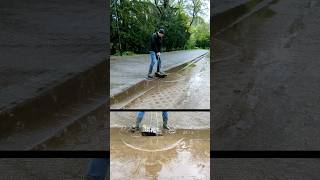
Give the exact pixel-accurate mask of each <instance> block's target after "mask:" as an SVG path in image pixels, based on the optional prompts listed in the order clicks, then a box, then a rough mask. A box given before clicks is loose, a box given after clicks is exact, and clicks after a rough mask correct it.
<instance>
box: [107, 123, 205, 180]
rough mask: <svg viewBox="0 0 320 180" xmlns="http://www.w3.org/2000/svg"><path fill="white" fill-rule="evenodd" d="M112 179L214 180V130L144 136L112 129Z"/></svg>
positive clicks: (182, 131)
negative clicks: (212, 173) (211, 134)
mask: <svg viewBox="0 0 320 180" xmlns="http://www.w3.org/2000/svg"><path fill="white" fill-rule="evenodd" d="M110 136H111V141H110V157H111V159H110V165H111V166H110V178H111V179H210V131H209V129H202V130H182V129H179V130H177V131H176V133H175V134H170V135H165V136H153V137H144V136H137V135H135V134H132V133H129V132H127V131H124V130H123V129H121V128H111V130H110Z"/></svg>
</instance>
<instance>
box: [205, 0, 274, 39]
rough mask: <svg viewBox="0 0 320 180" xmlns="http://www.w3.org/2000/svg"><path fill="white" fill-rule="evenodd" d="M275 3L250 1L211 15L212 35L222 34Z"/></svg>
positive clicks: (257, 0) (268, 0)
mask: <svg viewBox="0 0 320 180" xmlns="http://www.w3.org/2000/svg"><path fill="white" fill-rule="evenodd" d="M275 1H277V0H250V1H248V2H247V3H244V4H241V5H238V6H236V7H233V8H231V9H228V10H226V11H224V12H221V13H217V14H213V16H212V17H211V19H213V21H212V22H213V23H212V25H211V31H212V34H213V35H215V36H216V35H218V34H220V33H222V32H223V31H225V30H226V29H228V28H230V27H232V26H233V25H235V24H237V23H238V22H240V21H241V20H243V19H244V18H246V17H248V16H250V15H251V14H253V13H255V12H257V11H259V10H260V9H262V8H264V7H266V6H267V5H269V4H271V3H273V2H275Z"/></svg>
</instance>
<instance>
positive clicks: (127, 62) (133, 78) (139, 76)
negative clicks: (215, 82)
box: [110, 49, 208, 97]
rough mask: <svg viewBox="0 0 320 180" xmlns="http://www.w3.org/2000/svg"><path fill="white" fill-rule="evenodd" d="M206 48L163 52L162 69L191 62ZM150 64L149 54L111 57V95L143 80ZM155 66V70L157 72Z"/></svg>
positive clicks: (203, 52)
mask: <svg viewBox="0 0 320 180" xmlns="http://www.w3.org/2000/svg"><path fill="white" fill-rule="evenodd" d="M206 53H208V50H206V49H195V50H181V51H171V52H163V53H162V54H161V70H162V71H167V70H169V69H171V68H174V67H177V66H179V65H182V64H184V63H187V62H190V61H192V60H194V59H196V58H198V57H200V56H202V55H204V54H206ZM149 65H150V55H149V54H139V55H134V56H111V57H110V97H113V96H115V95H117V94H119V93H122V92H124V91H126V90H127V89H128V88H130V87H132V86H134V85H136V84H137V83H139V82H141V81H143V80H144V79H145V78H146V77H147V74H148V69H149ZM155 70H156V66H154V69H153V72H155Z"/></svg>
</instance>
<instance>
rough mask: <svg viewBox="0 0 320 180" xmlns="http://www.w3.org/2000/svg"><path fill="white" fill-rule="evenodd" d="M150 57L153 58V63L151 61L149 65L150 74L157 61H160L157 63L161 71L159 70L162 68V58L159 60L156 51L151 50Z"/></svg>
mask: <svg viewBox="0 0 320 180" xmlns="http://www.w3.org/2000/svg"><path fill="white" fill-rule="evenodd" d="M150 58H151V63H150V66H149V74H151V73H152V70H153V66H154V64H155V63H156V62H157V61H158V64H157V72H159V71H160V68H161V60H160V58H159V59H158V60H157V55H156V52H154V51H150Z"/></svg>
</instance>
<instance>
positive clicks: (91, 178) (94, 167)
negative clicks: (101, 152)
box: [87, 158, 109, 180]
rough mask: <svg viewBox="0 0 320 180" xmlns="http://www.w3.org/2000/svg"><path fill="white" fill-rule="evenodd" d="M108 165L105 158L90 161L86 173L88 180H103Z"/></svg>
mask: <svg viewBox="0 0 320 180" xmlns="http://www.w3.org/2000/svg"><path fill="white" fill-rule="evenodd" d="M108 165H109V164H108V159H107V158H95V159H92V160H91V161H90V164H89V168H88V171H87V177H88V180H105V178H106V174H107V170H108Z"/></svg>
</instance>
